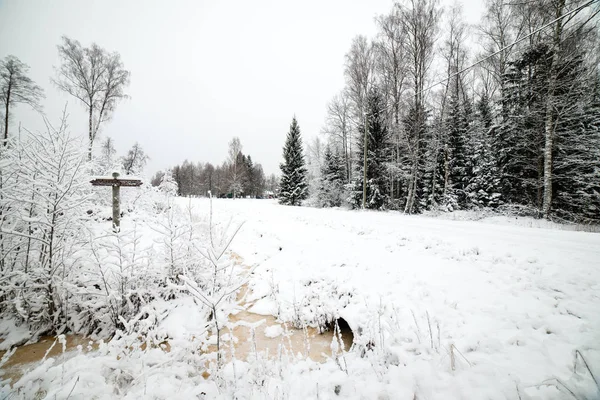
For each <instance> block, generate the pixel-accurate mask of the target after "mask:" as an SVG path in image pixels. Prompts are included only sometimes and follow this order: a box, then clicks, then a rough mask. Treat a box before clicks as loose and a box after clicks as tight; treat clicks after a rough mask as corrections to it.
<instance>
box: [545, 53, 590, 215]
mask: <svg viewBox="0 0 600 400" xmlns="http://www.w3.org/2000/svg"><path fill="white" fill-rule="evenodd" d="M580 62H581V60H580V59H579V60H578V59H576V58H574V59H573V60H572V61H571V63H572V64H580ZM571 68H572V69H581V65H573V66H572V67H571ZM563 70H566V68H563ZM579 74H582V71H581V72H579ZM593 75H595V76H592V77H591V79H590V78H587V77H586V78H587V79H581V77H579V79H577V80H576V81H575V82H573V84H572V86H570V87H569V92H570V93H569V100H568V101H567V100H565V101H562V102H561V103H560V104H561V105H562V107H560V108H559V107H557V109H558V111H559V112H560V114H559V118H557V119H558V121H559V122H558V124H557V126H556V128H555V135H556V140H555V152H554V155H553V159H554V168H553V175H554V176H553V188H554V192H555V193H554V195H553V197H554V201H553V208H554V213H555V214H557V215H558V216H560V217H561V218H566V219H569V220H575V221H580V222H586V223H590V222H592V223H598V222H600V76H598V75H597V73H595V74H593ZM558 89H559V90H557V91H556V92H555V95H556V96H557V97H559V98H560V97H563V93H561V91H560V89H561V88H560V87H559V88H558ZM561 114H562V115H561Z"/></svg>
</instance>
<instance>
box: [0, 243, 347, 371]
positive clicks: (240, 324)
mask: <svg viewBox="0 0 600 400" xmlns="http://www.w3.org/2000/svg"><path fill="white" fill-rule="evenodd" d="M232 258H233V259H234V262H235V263H236V264H240V265H241V264H242V259H241V257H239V256H238V255H237V254H233V255H232ZM247 292H248V286H247V285H245V286H243V287H242V288H241V289H240V291H239V293H238V295H237V300H238V304H239V305H240V307H241V311H239V312H237V313H236V314H231V315H229V326H232V327H233V328H232V329H230V328H229V327H225V328H223V329H221V331H220V340H221V343H220V345H221V349H222V351H223V353H224V354H225V355H226V359H231V356H232V352H231V341H232V340H231V338H232V337H233V343H234V355H235V357H236V358H237V359H240V360H246V359H247V358H248V357H249V356H255V355H256V354H257V353H261V354H262V355H263V356H268V358H271V359H275V358H276V357H278V356H279V353H280V349H281V351H282V353H284V354H287V355H290V354H293V355H294V356H299V357H300V358H306V357H309V358H310V359H311V360H313V361H318V362H325V361H326V360H327V358H328V357H332V350H331V344H332V341H333V337H334V332H333V330H329V331H325V332H324V333H319V332H318V331H317V329H315V328H311V327H307V328H305V329H296V328H292V327H291V326H289V324H286V323H282V322H279V321H277V320H276V318H275V317H273V316H271V315H259V314H255V313H252V312H249V311H248V309H249V308H250V307H251V306H252V304H251V303H248V302H246V301H245V298H246V295H247ZM246 325H252V326H254V334H253V332H252V331H253V329H252V328H251V327H249V326H246ZM275 326H278V327H280V329H279V328H278V330H279V332H281V334H280V335H278V336H276V337H268V336H267V335H266V333H265V328H267V327H270V328H271V329H273V327H275ZM339 326H340V333H341V337H342V342H343V348H344V350H346V351H347V350H348V349H349V348H350V347H351V346H352V342H353V334H352V331H351V330H350V328H349V327H348V325H347V323H346V322H345V321H343V320H340V323H339ZM65 338H66V346H65V349H64V350H65V352H66V354H65V356H69V352H73V351H75V350H76V349H77V346H79V345H81V346H82V350H83V351H84V352H86V351H91V350H96V349H97V348H98V344H97V343H91V340H90V339H89V338H85V337H83V336H80V335H65ZM55 341H56V344H54V346H53V343H54V342H55ZM161 345H162V346H161V348H163V350H165V351H170V350H171V346H170V344H169V343H168V342H163V343H161ZM145 346H146V344H145V343H144V344H142V346H141V349H142V350H145V348H146V347H145ZM338 347H341V346H339V343H338ZM49 349H50V350H49ZM48 350H49V351H48ZM209 351H210V352H216V346H210V347H209ZM5 353H6V351H0V358H2V356H4V354H5ZM62 353H63V345H62V344H61V343H59V342H58V340H57V339H56V337H53V336H42V337H41V338H40V340H39V341H38V342H37V343H33V344H27V345H23V346H19V347H18V348H17V350H16V351H15V353H14V354H13V355H12V356H11V357H10V359H9V360H8V361H7V363H6V364H4V365H3V366H2V369H1V370H2V375H1V376H0V377H1V379H7V378H11V382H13V383H14V382H16V381H17V380H18V379H19V378H20V377H21V376H22V374H23V372H24V370H25V369H26V367H28V366H30V365H32V364H33V363H36V362H40V361H41V360H42V359H43V358H44V357H46V358H49V357H57V358H58V360H57V361H58V362H60V356H61V354H62Z"/></svg>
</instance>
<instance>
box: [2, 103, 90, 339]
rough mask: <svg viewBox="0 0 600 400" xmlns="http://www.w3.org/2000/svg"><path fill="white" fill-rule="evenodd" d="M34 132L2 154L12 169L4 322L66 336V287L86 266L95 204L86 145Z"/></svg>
mask: <svg viewBox="0 0 600 400" xmlns="http://www.w3.org/2000/svg"><path fill="white" fill-rule="evenodd" d="M44 122H45V124H46V130H45V131H44V132H40V133H32V132H29V135H27V136H25V137H24V138H19V139H17V140H15V141H13V142H12V143H11V144H10V147H9V148H8V149H6V150H4V151H3V155H2V159H3V164H4V163H7V165H8V168H7V169H6V170H4V169H3V171H6V172H7V173H6V177H7V178H8V179H6V180H5V183H4V184H3V185H2V187H1V189H0V191H1V196H0V197H1V200H0V202H1V203H2V206H0V207H1V208H2V210H3V218H2V223H1V226H0V229H1V232H2V238H0V241H1V242H2V249H1V250H0V251H1V252H2V254H1V255H0V258H1V259H2V260H3V264H2V266H1V267H2V273H3V274H5V273H7V272H9V271H10V272H11V273H10V274H7V275H4V277H5V279H3V283H4V284H3V286H2V298H3V302H2V307H1V311H2V314H3V315H5V316H6V315H7V314H8V315H10V316H13V317H17V318H20V319H22V320H24V321H27V323H28V324H29V325H30V326H31V327H32V328H33V329H36V330H39V331H48V330H51V331H61V330H63V329H64V328H65V326H66V320H67V308H68V304H67V302H66V298H67V287H66V286H67V285H66V282H67V281H68V279H69V276H70V274H71V273H72V271H73V270H74V269H76V268H77V267H78V264H79V262H80V260H79V258H78V254H79V252H80V249H81V247H82V246H81V244H82V240H83V238H85V236H86V235H83V234H82V232H83V229H84V219H85V212H84V210H85V205H86V204H87V203H88V201H89V197H88V191H87V190H86V187H87V186H88V185H89V183H88V182H87V180H86V168H87V165H86V157H85V152H84V151H82V149H85V146H84V145H83V143H82V142H81V141H80V140H78V138H76V137H73V136H71V135H70V134H69V132H68V131H67V120H66V114H63V118H62V120H61V122H60V125H59V126H58V127H57V128H55V127H54V126H52V124H51V123H50V122H49V121H48V120H47V119H44Z"/></svg>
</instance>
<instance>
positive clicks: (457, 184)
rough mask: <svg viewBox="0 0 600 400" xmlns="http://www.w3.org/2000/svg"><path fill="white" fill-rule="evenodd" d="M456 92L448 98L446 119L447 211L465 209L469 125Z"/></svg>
mask: <svg viewBox="0 0 600 400" xmlns="http://www.w3.org/2000/svg"><path fill="white" fill-rule="evenodd" d="M461 103H462V102H461V100H460V98H459V96H458V93H457V92H454V93H453V94H452V95H451V96H450V104H449V107H448V108H449V113H448V118H447V119H446V130H447V138H448V142H447V145H446V152H447V153H448V154H447V155H446V158H447V162H446V163H445V167H446V174H445V182H444V206H445V207H446V209H448V210H449V211H452V210H454V209H457V208H465V206H466V205H467V196H466V193H465V188H466V186H467V183H468V174H467V172H468V171H467V145H466V140H467V132H468V130H469V124H468V121H467V117H466V112H465V110H464V108H463V106H464V105H463V104H461Z"/></svg>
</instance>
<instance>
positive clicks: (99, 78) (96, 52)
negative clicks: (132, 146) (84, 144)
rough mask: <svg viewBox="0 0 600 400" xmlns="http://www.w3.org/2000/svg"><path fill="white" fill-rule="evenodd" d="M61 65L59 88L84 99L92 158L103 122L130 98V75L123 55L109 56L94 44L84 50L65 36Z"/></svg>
mask: <svg viewBox="0 0 600 400" xmlns="http://www.w3.org/2000/svg"><path fill="white" fill-rule="evenodd" d="M58 54H59V56H60V59H61V65H60V67H59V68H57V75H58V76H57V78H56V79H55V80H54V83H55V84H56V86H57V87H58V88H59V89H61V90H63V91H65V92H67V93H68V94H70V95H71V96H73V97H75V98H76V99H78V100H80V101H81V102H82V103H83V105H84V106H85V108H86V110H87V112H88V138H89V151H88V158H89V159H90V160H91V159H92V150H93V145H94V140H95V139H96V135H97V134H98V132H99V130H100V126H101V124H102V123H103V122H106V121H107V120H109V119H110V117H111V116H112V113H113V112H114V110H115V108H116V106H117V103H119V101H121V100H123V99H125V98H127V95H126V94H125V92H124V90H125V87H126V86H127V85H129V76H130V72H129V71H127V70H126V69H125V68H124V67H123V62H122V61H121V56H120V55H119V53H117V52H114V53H109V52H107V51H106V50H105V49H103V48H101V47H100V46H98V45H97V44H96V43H92V45H91V46H90V47H82V46H81V43H79V42H78V41H77V40H73V39H69V38H68V37H66V36H63V37H62V44H61V45H59V46H58Z"/></svg>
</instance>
